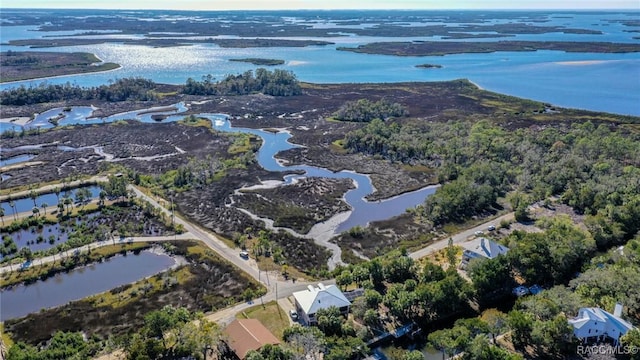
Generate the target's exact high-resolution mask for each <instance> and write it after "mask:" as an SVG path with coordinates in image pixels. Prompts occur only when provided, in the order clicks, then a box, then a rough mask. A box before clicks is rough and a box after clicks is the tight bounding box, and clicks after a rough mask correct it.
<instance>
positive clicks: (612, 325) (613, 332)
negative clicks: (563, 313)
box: [569, 304, 634, 344]
mask: <svg viewBox="0 0 640 360" xmlns="http://www.w3.org/2000/svg"><path fill="white" fill-rule="evenodd" d="M621 315H622V305H620V304H616V308H615V310H614V312H613V314H611V313H609V312H607V311H604V310H602V309H600V308H582V309H580V311H579V312H578V316H577V317H576V318H574V319H570V320H569V324H570V325H571V326H573V334H574V335H575V336H576V337H577V338H578V339H580V340H582V341H585V342H586V341H588V340H589V339H593V338H595V339H598V340H601V339H604V338H610V339H612V340H613V341H614V342H615V343H616V344H617V343H618V340H619V339H620V337H621V336H622V335H624V334H626V333H627V332H628V331H629V330H631V329H633V328H634V327H633V325H631V324H630V323H628V322H627V321H625V320H623V319H622V318H621V317H620V316H621Z"/></svg>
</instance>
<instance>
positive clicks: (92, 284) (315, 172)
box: [0, 103, 436, 320]
mask: <svg viewBox="0 0 640 360" xmlns="http://www.w3.org/2000/svg"><path fill="white" fill-rule="evenodd" d="M187 109H188V106H187V105H186V104H184V103H179V104H175V105H174V106H173V109H172V110H171V111H167V108H166V107H165V108H161V109H160V108H156V109H154V108H152V109H145V110H138V111H133V112H127V113H122V114H116V115H112V116H109V117H106V118H91V117H90V116H91V114H92V113H93V110H94V109H92V108H91V107H73V108H72V109H71V110H70V111H65V112H63V111H62V109H61V108H57V109H51V110H49V111H47V112H44V113H42V114H39V115H38V116H36V118H35V119H34V120H33V121H31V122H29V123H28V124H27V125H26V127H28V128H33V127H42V128H49V127H52V126H53V125H52V124H50V123H49V122H48V119H49V118H50V117H51V116H56V114H63V115H64V116H63V117H62V118H61V119H60V121H59V124H60V125H72V124H96V123H107V122H113V121H117V120H123V119H136V120H138V121H141V122H147V123H156V121H154V120H152V118H151V116H152V115H157V114H162V115H165V116H167V117H166V119H165V120H163V122H170V121H177V120H180V119H182V118H183V116H182V115H179V114H181V113H183V112H185V111H186V110H187ZM199 116H201V117H205V118H208V119H209V120H211V123H212V125H213V127H214V128H215V129H216V130H219V131H224V132H241V133H249V134H253V135H256V136H259V137H261V138H262V140H263V141H262V146H261V148H260V149H259V151H258V154H257V159H258V162H259V164H260V165H261V166H262V167H264V168H265V169H266V170H269V171H277V172H284V171H292V170H293V171H299V172H302V175H287V176H284V177H283V180H282V181H279V182H273V181H271V182H267V183H264V184H261V185H256V186H254V187H253V188H256V187H270V186H286V185H287V184H291V183H293V182H295V181H296V180H297V179H300V178H303V177H326V178H343V179H344V178H347V179H351V180H352V181H353V182H354V184H355V188H354V189H352V190H349V191H347V192H346V193H345V195H344V200H345V201H346V202H347V203H348V204H349V206H350V207H351V211H348V212H345V213H340V214H337V215H335V216H334V217H333V218H331V219H329V220H327V221H325V222H323V223H319V224H316V225H315V226H314V227H313V228H312V229H311V231H310V232H309V233H308V234H297V233H295V232H294V231H293V230H291V229H282V228H275V227H274V226H273V221H272V220H270V219H263V218H259V217H257V216H256V215H255V214H251V213H250V212H248V211H246V210H242V209H240V210H241V211H244V212H245V213H247V214H248V215H249V216H251V217H253V218H255V219H260V220H263V221H264V222H265V224H266V226H267V227H268V228H271V229H282V230H285V231H289V232H291V233H293V234H294V235H297V236H300V237H305V238H311V239H313V240H314V241H315V242H316V243H318V244H320V245H322V246H324V247H327V248H329V249H330V250H331V251H332V252H333V256H332V257H331V259H330V260H329V263H328V266H329V267H330V268H333V267H335V266H336V265H337V264H339V263H340V262H341V261H340V256H341V251H340V248H339V247H338V246H337V245H335V244H333V243H330V242H329V240H330V239H331V238H332V237H333V236H335V235H336V234H338V233H339V232H342V231H345V230H348V229H350V228H351V227H354V226H358V225H360V226H366V225H367V224H368V223H369V222H371V221H376V220H383V219H388V218H391V217H393V216H396V215H400V214H402V213H403V212H404V211H406V209H407V208H410V207H415V206H416V205H419V204H421V203H422V202H424V200H425V198H426V197H427V196H429V195H431V194H433V192H434V191H435V189H436V187H434V186H427V187H424V188H422V189H418V190H415V191H412V192H407V193H404V194H401V195H398V196H396V197H393V198H390V199H385V200H381V201H375V202H369V201H367V200H366V199H365V197H366V196H367V195H369V194H371V193H373V192H374V191H375V189H374V187H373V185H372V183H371V179H370V178H369V177H368V176H367V175H364V174H359V173H356V172H354V171H339V172H332V171H330V170H328V169H325V168H320V167H315V166H310V165H292V166H285V165H284V164H283V163H282V162H281V161H278V159H277V158H276V155H277V154H278V153H279V152H281V151H284V150H287V149H292V148H295V147H298V146H299V145H296V144H292V143H291V142H289V139H290V138H291V134H290V133H289V132H286V131H280V132H277V133H273V132H269V131H264V130H258V129H250V128H236V127H233V126H232V124H231V121H230V120H229V118H228V116H226V115H223V114H199ZM0 130H1V129H0ZM43 146H56V147H57V148H58V149H61V150H64V151H73V150H78V149H76V148H71V147H64V146H61V145H58V144H39V145H33V146H29V147H21V148H20V149H6V148H5V149H2V153H5V152H8V153H9V154H10V153H11V152H12V151H15V150H29V149H37V148H41V147H43ZM86 148H93V149H94V151H96V153H98V154H101V155H103V156H104V157H105V160H106V161H117V159H113V157H110V154H105V153H104V152H103V151H102V149H101V148H100V147H99V146H89V147H84V148H83V149H86ZM90 190H91V193H92V195H93V196H94V197H96V196H97V195H98V193H99V190H100V189H99V187H97V186H93V187H90ZM238 190H241V189H238ZM239 196H241V195H239ZM42 202H47V203H48V204H50V205H51V206H55V204H56V203H57V198H56V195H55V194H45V195H41V196H39V197H38V198H37V199H36V203H38V204H41V203H42ZM230 205H231V204H230ZM2 206H3V207H7V208H6V209H5V213H6V214H11V213H12V211H13V209H11V208H10V207H9V204H8V202H4V203H2ZM15 206H16V208H17V210H18V212H21V211H30V210H31V209H32V207H33V200H31V199H30V198H27V199H21V200H16V201H15ZM52 234H53V232H52ZM43 246H46V245H43ZM173 263H174V260H173V259H172V258H171V257H169V256H167V255H162V256H160V255H157V254H151V253H148V252H142V253H141V254H140V255H138V256H126V257H115V258H113V259H111V260H109V261H107V262H104V263H98V264H93V265H91V266H88V267H86V268H81V269H77V270H74V271H72V272H70V273H68V274H59V275H57V276H56V277H55V278H53V279H49V280H47V281H38V282H37V283H35V284H31V285H26V286H25V285H20V286H17V287H13V288H11V289H8V290H3V291H2V294H1V296H2V312H1V314H0V317H1V319H3V320H4V319H9V318H15V317H20V316H24V315H26V314H28V313H30V312H33V311H38V310H39V309H41V308H47V307H53V306H59V305H62V304H65V303H67V302H69V301H72V300H76V299H80V298H83V297H86V296H90V295H93V294H96V293H99V292H102V291H106V290H109V289H112V288H114V287H116V286H119V285H123V284H126V283H130V282H134V281H137V280H139V279H140V278H143V277H146V276H150V275H153V274H155V273H157V272H159V271H162V270H164V269H166V268H167V267H169V266H171V265H172V264H173Z"/></svg>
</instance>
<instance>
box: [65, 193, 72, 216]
mask: <svg viewBox="0 0 640 360" xmlns="http://www.w3.org/2000/svg"><path fill="white" fill-rule="evenodd" d="M64 204H65V205H66V207H67V215H69V214H71V211H69V206H71V207H73V200H71V198H70V197H68V196H67V197H65V198H64Z"/></svg>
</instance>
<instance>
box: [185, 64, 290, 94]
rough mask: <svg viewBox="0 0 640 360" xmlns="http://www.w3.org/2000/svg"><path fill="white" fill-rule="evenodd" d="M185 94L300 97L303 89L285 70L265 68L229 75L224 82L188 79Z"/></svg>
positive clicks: (210, 77) (209, 76)
mask: <svg viewBox="0 0 640 360" xmlns="http://www.w3.org/2000/svg"><path fill="white" fill-rule="evenodd" d="M183 92H184V93H185V94H189V95H246V94H251V93H262V94H266V95H272V96H293V95H300V94H301V93H302V89H301V88H300V84H299V83H298V80H297V78H296V76H295V75H294V74H293V73H292V72H290V71H285V70H279V69H276V70H273V71H269V70H267V69H264V68H260V69H257V70H256V72H255V74H254V72H253V71H246V72H244V73H242V74H239V75H229V76H227V77H226V78H225V79H223V80H222V81H215V79H214V78H213V76H211V75H207V76H204V77H203V78H202V81H196V80H194V79H192V78H189V79H187V83H186V85H185V86H184V89H183Z"/></svg>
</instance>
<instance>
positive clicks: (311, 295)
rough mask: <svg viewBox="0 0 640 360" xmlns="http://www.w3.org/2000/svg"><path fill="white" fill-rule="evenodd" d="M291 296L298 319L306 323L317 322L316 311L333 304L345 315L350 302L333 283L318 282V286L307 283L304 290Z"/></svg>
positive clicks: (313, 323) (312, 323)
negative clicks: (326, 284) (327, 284)
mask: <svg viewBox="0 0 640 360" xmlns="http://www.w3.org/2000/svg"><path fill="white" fill-rule="evenodd" d="M293 297H294V299H295V303H296V311H297V312H298V315H299V317H300V319H301V320H302V321H303V322H304V323H305V324H307V325H315V324H317V323H318V321H317V319H316V312H318V310H320V309H327V308H329V307H331V306H335V307H337V308H338V309H339V310H340V313H341V314H342V315H347V314H348V313H349V307H350V306H351V302H350V301H349V300H347V298H346V297H345V296H344V294H343V293H342V291H340V289H338V287H336V286H335V285H329V286H325V285H324V284H322V283H319V284H318V287H314V286H313V285H309V286H308V287H307V289H306V290H302V291H297V292H294V293H293Z"/></svg>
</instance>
